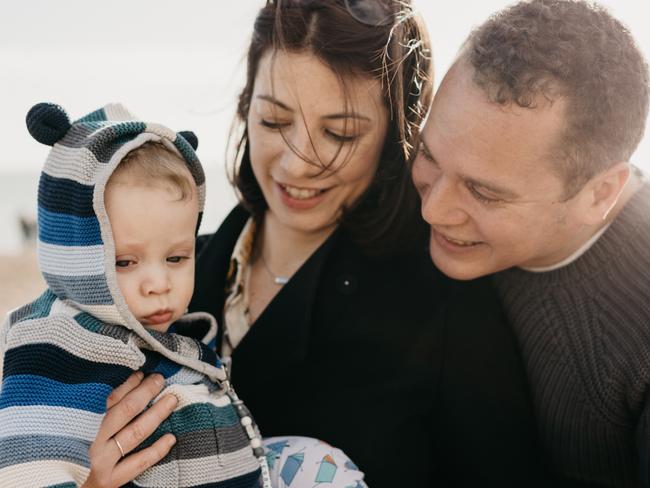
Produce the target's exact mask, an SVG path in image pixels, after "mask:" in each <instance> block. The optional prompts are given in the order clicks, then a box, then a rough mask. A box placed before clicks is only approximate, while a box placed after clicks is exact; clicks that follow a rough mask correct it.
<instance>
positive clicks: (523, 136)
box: [413, 65, 584, 279]
mask: <svg viewBox="0 0 650 488" xmlns="http://www.w3.org/2000/svg"><path fill="white" fill-rule="evenodd" d="M471 76H472V73H471V71H470V69H468V68H465V67H463V66H462V65H461V66H455V67H454V68H452V70H451V71H450V73H449V74H448V75H447V77H446V78H445V80H443V83H442V85H441V87H440V89H439V90H438V93H437V94H436V97H435V100H434V103H433V106H432V109H431V113H430V115H429V118H428V120H427V122H426V125H425V127H424V128H423V131H422V138H421V144H420V150H419V152H418V155H417V157H416V159H415V162H414V166H413V180H414V182H415V185H416V187H417V189H418V191H419V193H420V196H421V197H422V216H423V218H424V219H425V220H426V221H427V222H428V223H429V224H430V226H431V242H430V252H431V257H432V259H433V261H434V263H435V264H436V266H437V267H438V268H439V269H440V270H441V271H443V272H444V273H445V274H447V275H449V276H451V277H453V278H456V279H473V278H476V277H479V276H483V275H486V274H490V273H494V272H496V271H500V270H503V269H506V268H510V267H512V266H522V267H540V266H548V265H552V264H555V263H557V262H559V261H561V260H562V259H564V258H565V257H567V256H569V255H570V254H571V253H572V252H573V251H574V250H575V249H576V248H577V247H579V245H580V243H581V241H580V239H582V236H583V235H584V227H583V225H582V223H581V221H580V219H579V218H578V213H579V212H578V211H577V210H578V208H577V203H576V199H571V200H568V201H564V200H565V197H564V193H565V185H564V182H563V181H562V180H561V179H560V177H559V176H558V175H557V174H556V173H555V172H554V171H553V160H552V157H553V156H552V154H551V148H552V147H553V144H554V143H555V142H556V141H557V140H558V137H559V135H560V133H561V131H562V128H563V120H564V118H563V112H564V104H563V103H562V101H561V100H558V101H556V102H555V103H553V104H551V103H549V102H548V101H546V100H544V99H542V100H541V101H540V102H539V106H538V108H535V109H526V108H520V107H517V106H505V107H504V106H500V105H498V104H496V103H491V102H490V101H489V100H488V98H487V96H486V94H485V93H484V92H483V91H482V89H480V88H479V87H477V86H476V85H475V84H474V83H473V81H472V79H471Z"/></svg>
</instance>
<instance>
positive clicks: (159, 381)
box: [153, 374, 165, 387]
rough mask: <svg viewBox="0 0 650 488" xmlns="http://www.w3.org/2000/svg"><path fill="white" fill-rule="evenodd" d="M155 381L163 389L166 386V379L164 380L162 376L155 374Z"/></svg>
mask: <svg viewBox="0 0 650 488" xmlns="http://www.w3.org/2000/svg"><path fill="white" fill-rule="evenodd" d="M153 381H154V382H155V383H156V384H157V385H158V386H160V387H162V386H163V385H164V384H165V378H163V376H162V375H161V374H154V375H153Z"/></svg>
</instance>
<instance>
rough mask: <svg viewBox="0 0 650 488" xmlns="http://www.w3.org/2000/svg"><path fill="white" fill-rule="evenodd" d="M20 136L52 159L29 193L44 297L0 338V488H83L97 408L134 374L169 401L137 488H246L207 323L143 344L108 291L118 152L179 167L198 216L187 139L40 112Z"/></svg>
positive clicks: (249, 431) (118, 298)
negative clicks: (160, 158) (179, 162)
mask: <svg viewBox="0 0 650 488" xmlns="http://www.w3.org/2000/svg"><path fill="white" fill-rule="evenodd" d="M27 125H28V128H29V130H30V133H31V134H32V135H33V136H34V137H35V138H36V139H37V140H38V141H39V142H43V143H45V144H48V145H51V146H53V147H52V150H51V152H50V154H49V156H48V158H47V161H46V163H45V166H44V169H43V172H42V174H41V178H40V183H39V190H38V257H39V265H40V268H41V271H42V273H43V276H44V278H45V280H46V282H47V285H48V289H47V290H46V291H45V292H44V293H43V294H42V295H41V296H40V297H39V298H37V299H36V300H35V301H33V302H32V303H30V304H28V305H25V306H23V307H21V308H19V309H17V310H15V311H13V312H12V313H10V314H9V316H8V318H7V320H6V322H5V324H4V326H3V333H2V342H1V344H0V346H1V347H0V350H1V351H2V352H3V357H2V359H3V361H2V365H3V366H2V370H1V371H2V387H1V389H0V486H2V487H10V486H20V487H23V486H30V487H31V486H57V487H63V486H65V487H68V486H69V487H75V486H80V485H81V484H83V483H84V481H85V480H86V478H87V476H88V473H89V455H88V449H89V447H90V445H91V444H92V442H93V441H94V439H95V436H96V434H97V431H98V428H99V425H100V423H101V421H102V419H103V416H104V415H105V413H106V399H107V397H108V395H109V394H110V393H111V391H112V390H113V389H114V388H115V387H116V386H118V385H119V384H121V383H122V382H124V381H125V380H126V379H127V378H128V376H129V375H130V374H131V373H133V372H134V371H137V370H141V371H143V372H144V373H145V374H147V373H151V372H158V373H161V374H162V375H163V376H164V377H165V380H166V383H165V388H164V389H163V391H162V392H161V394H160V396H162V395H165V394H169V393H172V394H174V395H176V397H177V398H178V399H179V402H178V406H177V407H176V409H175V411H174V412H173V414H172V415H171V416H170V417H169V418H168V419H167V420H166V421H164V422H163V423H162V424H161V425H160V426H159V428H158V429H157V430H156V432H155V433H154V434H153V435H152V436H151V437H150V438H149V439H147V441H145V443H143V445H141V446H140V447H139V448H140V449H142V448H145V447H146V446H148V445H151V444H152V443H153V442H155V440H157V439H158V438H160V437H161V436H162V435H164V434H165V433H167V432H171V433H173V434H174V435H175V436H176V438H177V442H176V444H175V445H174V447H173V448H172V450H171V452H170V453H169V454H168V455H167V456H166V457H165V459H163V460H162V461H160V462H159V463H158V464H157V465H155V466H153V467H151V468H149V469H148V470H146V471H145V472H144V473H143V474H142V475H141V476H139V477H138V478H137V479H136V480H135V481H134V484H135V485H136V486H151V487H154V486H155V487H162V486H169V487H172V486H174V487H175V486H178V487H181V486H183V487H184V486H199V485H200V486H219V487H224V488H226V487H237V488H247V487H252V486H257V483H258V479H259V475H260V462H261V459H262V455H261V449H260V448H259V447H258V445H259V438H258V436H257V433H256V430H255V429H254V424H253V426H250V425H247V424H249V422H248V419H246V418H245V417H247V415H248V414H247V413H246V410H245V407H244V406H243V405H241V403H240V402H239V401H238V400H237V398H236V396H235V395H234V392H232V390H231V389H230V387H229V383H228V382H227V378H226V374H225V369H224V368H223V366H222V364H221V363H220V361H219V358H218V357H217V356H216V354H215V353H214V347H213V346H214V339H215V336H216V327H217V326H216V322H215V320H214V319H213V318H212V317H211V316H210V315H208V314H205V313H194V314H188V315H186V316H185V317H184V318H183V319H182V320H181V321H179V322H176V323H175V324H173V326H172V327H173V328H174V330H175V332H174V333H164V334H163V333H157V332H155V331H149V330H147V329H145V328H144V327H143V326H142V325H141V324H140V323H139V322H138V321H137V320H136V319H135V317H134V316H133V315H132V314H131V313H130V312H129V310H128V308H127V306H126V302H125V301H124V298H123V297H122V295H121V293H120V291H119V288H118V286H117V280H116V274H115V251H114V243H113V238H112V233H111V227H110V224H109V221H108V217H107V214H106V210H105V208H104V189H105V186H106V182H107V181H108V179H109V177H110V175H111V174H112V172H113V171H114V170H115V168H116V166H117V165H118V164H119V163H120V161H121V160H122V159H123V158H124V156H125V155H126V154H127V153H129V152H130V151H131V150H133V149H135V148H137V147H139V146H141V145H142V144H144V143H145V142H147V141H160V142H162V143H163V144H165V145H166V146H167V147H169V148H170V149H171V150H173V151H176V152H177V153H179V154H180V155H181V156H182V157H183V159H184V160H185V161H186V163H187V166H188V168H189V170H190V172H191V174H192V176H193V177H194V180H195V181H196V184H197V187H198V195H199V206H200V209H201V210H202V209H203V204H204V201H205V185H204V182H205V178H204V174H203V170H202V168H201V165H200V163H199V160H198V158H197V157H196V154H195V152H194V147H195V146H196V138H195V137H193V134H191V133H178V134H177V133H175V132H174V131H171V130H170V129H167V128H165V127H163V126H160V125H156V124H150V123H144V122H140V121H137V120H135V118H134V117H133V116H132V115H131V114H129V113H128V112H127V111H126V110H125V109H124V108H123V107H122V106H120V105H109V106H106V107H104V108H102V109H100V110H97V111H95V112H92V113H91V114H89V115H86V116H85V117H83V118H81V119H79V120H77V121H75V122H73V123H70V122H69V120H68V116H67V114H66V113H65V111H64V110H63V109H62V108H60V107H58V106H56V105H52V104H39V105H36V106H35V107H33V108H32V110H30V113H29V114H28V117H27ZM188 141H189V142H188ZM191 142H193V144H191ZM193 146H194V147H193ZM159 398H160V397H159ZM252 446H255V447H256V448H255V449H253V447H252ZM258 458H259V459H258Z"/></svg>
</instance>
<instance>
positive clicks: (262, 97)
mask: <svg viewBox="0 0 650 488" xmlns="http://www.w3.org/2000/svg"><path fill="white" fill-rule="evenodd" d="M257 98H259V99H260V100H264V101H267V102H269V103H272V104H274V105H277V106H278V107H280V108H281V109H282V110H286V111H287V112H293V110H292V109H291V108H290V107H289V106H288V105H287V104H285V103H283V102H281V101H280V100H278V99H277V98H275V97H273V96H271V95H257Z"/></svg>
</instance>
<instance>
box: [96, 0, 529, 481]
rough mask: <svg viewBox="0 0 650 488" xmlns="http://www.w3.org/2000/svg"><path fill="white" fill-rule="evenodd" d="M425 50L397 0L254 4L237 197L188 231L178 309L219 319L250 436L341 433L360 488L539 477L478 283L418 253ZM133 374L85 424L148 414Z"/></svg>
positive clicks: (502, 334)
mask: <svg viewBox="0 0 650 488" xmlns="http://www.w3.org/2000/svg"><path fill="white" fill-rule="evenodd" d="M429 54H430V53H429V44H428V40H427V38H426V34H425V32H424V30H423V27H422V24H421V22H420V19H419V18H418V17H417V15H415V13H414V12H413V11H412V9H411V7H410V3H409V2H403V1H399V2H398V1H397V0H387V1H377V0H366V1H352V0H346V1H343V0H323V1H306V0H301V1H281V2H280V1H268V2H267V4H266V6H265V7H264V8H263V9H262V10H261V11H260V13H259V15H258V17H257V19H256V22H255V27H254V32H253V37H252V42H251V47H250V49H249V53H248V74H247V80H246V86H245V87H244V89H243V91H242V93H241V95H240V98H239V106H238V113H237V116H238V119H237V122H238V124H239V126H240V127H239V128H240V129H241V132H240V133H239V137H236V144H235V150H234V160H235V164H233V168H232V169H233V173H232V181H233V183H234V185H235V187H236V189H237V191H238V194H239V196H240V201H241V205H240V206H238V207H237V208H235V209H234V210H233V211H232V212H231V214H230V215H229V216H228V217H227V218H226V220H225V221H224V223H223V224H222V226H221V227H220V229H219V230H218V231H217V232H216V233H215V234H213V235H210V236H203V237H201V238H199V243H198V246H197V247H198V248H199V249H200V250H199V254H198V258H197V275H196V279H197V282H196V292H195V296H194V298H193V301H192V305H191V309H193V310H203V311H208V312H211V313H212V314H214V315H215V316H216V317H217V319H218V320H219V322H220V324H223V327H222V329H221V332H222V335H221V336H220V337H219V349H220V351H219V352H220V353H222V354H223V355H224V356H230V357H231V358H232V365H231V374H232V381H233V383H234V385H236V388H237V390H238V393H239V394H240V396H241V397H242V398H243V399H244V400H245V401H246V403H247V405H248V406H249V407H250V408H251V411H252V412H253V413H254V415H255V417H256V420H257V422H258V424H259V425H260V428H261V429H262V431H263V433H264V435H265V436H274V435H285V434H296V435H305V436H312V437H316V438H319V439H322V440H324V441H326V442H328V443H331V444H333V445H335V446H337V447H340V448H341V449H343V450H344V451H345V452H346V454H348V455H349V456H350V457H351V458H352V459H353V460H355V462H356V463H357V464H358V465H359V466H360V468H361V469H363V470H364V471H365V472H366V480H367V482H368V484H369V486H371V487H397V486H417V487H426V486H439V485H438V484H437V483H439V482H441V481H442V480H447V481H450V482H452V483H453V484H456V485H462V486H464V485H465V484H469V483H479V482H495V483H497V482H498V483H499V484H500V486H507V485H508V484H510V483H512V484H515V483H521V482H522V481H523V480H535V479H539V477H540V474H539V472H538V471H537V469H538V468H539V466H538V465H537V458H536V451H535V447H534V435H533V433H532V432H533V427H532V422H531V419H530V411H529V406H528V402H527V396H526V395H527V393H526V389H525V384H524V380H523V373H522V371H521V365H520V364H519V359H518V357H517V355H516V353H515V346H514V344H513V342H512V339H511V337H510V335H509V332H508V330H507V328H506V327H505V325H504V324H503V322H502V318H501V312H500V309H499V307H498V305H497V302H496V298H494V296H493V295H492V292H491V290H490V288H489V287H488V286H487V283H485V282H475V283H472V284H468V285H463V286H460V285H452V284H451V283H450V282H449V280H447V279H446V278H444V277H443V276H442V275H441V274H440V273H439V272H438V271H437V270H436V269H435V268H434V267H433V266H432V265H431V263H430V258H429V256H428V252H427V234H426V230H425V228H424V226H423V225H422V223H421V222H420V219H419V212H418V208H419V201H418V199H417V196H416V193H415V190H414V188H413V187H412V186H411V183H410V176H409V171H408V164H407V161H408V158H409V157H410V155H411V154H412V152H413V149H414V147H415V146H416V140H415V136H416V132H417V128H418V127H419V125H420V124H421V122H422V119H423V116H424V113H425V109H426V107H428V104H429V101H430V96H431V82H430V79H429V77H428V74H429V71H430V57H429ZM467 303H471V304H472V307H471V309H468V307H467V306H466V304H467ZM443 305H444V306H443ZM133 381H134V383H133V384H130V385H128V386H125V387H123V388H122V390H120V392H118V394H117V397H116V400H119V399H120V398H122V396H123V395H124V394H125V393H126V392H129V391H131V389H132V388H134V385H135V384H136V383H137V382H138V380H133ZM145 381H147V380H145ZM151 388H152V386H151V385H150V384H149V383H148V384H147V386H146V388H145V387H141V388H140V389H137V388H136V389H135V390H133V391H131V393H129V394H128V395H127V397H128V398H130V400H129V401H128V402H127V403H129V404H130V414H127V413H125V412H124V411H125V410H127V409H126V408H125V407H123V406H121V405H122V404H124V403H125V401H122V402H119V403H118V404H117V406H116V407H115V412H116V413H113V412H109V415H108V416H107V418H108V419H109V421H108V422H109V423H110V425H111V430H110V431H109V430H107V429H104V431H103V433H102V439H107V438H110V436H111V435H113V434H114V433H116V432H117V431H119V430H120V429H121V428H122V427H123V426H125V425H126V427H124V430H125V433H124V435H127V432H131V433H132V432H134V431H137V432H139V437H143V436H146V434H147V432H149V429H151V428H152V426H153V427H155V425H157V422H159V418H160V416H161V415H164V412H163V409H162V408H157V410H155V411H154V413H152V410H154V409H151V410H150V411H148V412H146V413H145V414H144V416H143V417H142V419H141V420H139V421H136V422H135V423H131V424H129V425H127V424H128V421H129V420H130V419H131V418H132V417H133V416H134V412H137V411H139V410H138V407H141V406H143V405H144V404H145V403H146V397H147V395H151V391H154V390H151ZM144 390H147V391H144ZM147 392H148V393H147ZM148 398H151V396H148ZM154 408H156V407H154ZM136 427H137V428H136ZM137 437H138V435H135V437H134V439H133V442H132V443H131V444H132V445H131V446H129V447H131V448H133V447H135V446H136V445H137V444H138V442H137V439H136V438H137ZM121 438H122V434H121V436H120V439H121ZM102 442H104V441H102ZM164 452H165V451H164V450H163V449H161V450H160V451H158V452H157V454H156V453H155V452H153V451H148V450H144V451H141V452H140V453H138V454H135V455H134V456H140V457H139V458H138V460H145V459H146V460H153V461H152V462H155V460H157V458H156V455H160V454H161V453H164ZM146 456H149V457H148V458H147V457H146ZM128 460H129V457H127V458H126V459H125V460H124V461H123V462H122V463H126V462H127V461H128ZM113 461H114V460H113ZM143 462H145V461H143ZM147 462H148V461H147ZM122 463H118V464H117V466H120V464H122ZM132 463H133V462H132ZM99 464H102V466H103V468H102V469H107V470H108V469H109V468H106V467H105V464H110V462H109V461H108V460H104V461H102V462H100V463H99ZM115 464H116V463H115V462H113V465H115ZM341 468H342V467H341ZM111 469H112V468H111ZM116 469H117V468H116ZM122 472H126V471H125V470H123V471H122ZM133 474H134V475H135V474H137V473H133ZM519 486H521V484H519ZM526 486H531V484H530V483H529V484H527V485H526Z"/></svg>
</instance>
